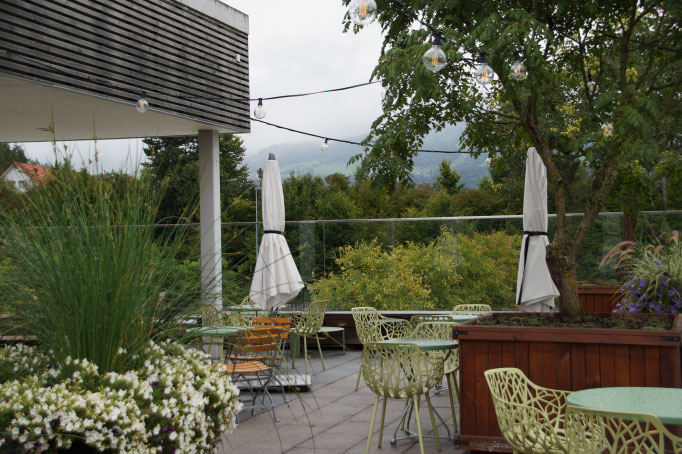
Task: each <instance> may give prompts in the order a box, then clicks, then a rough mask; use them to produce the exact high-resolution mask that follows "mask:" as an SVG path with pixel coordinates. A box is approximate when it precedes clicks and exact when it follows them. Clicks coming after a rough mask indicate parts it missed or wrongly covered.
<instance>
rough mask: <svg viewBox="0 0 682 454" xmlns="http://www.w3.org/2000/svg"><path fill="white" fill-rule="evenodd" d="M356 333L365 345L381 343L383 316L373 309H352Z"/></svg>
mask: <svg viewBox="0 0 682 454" xmlns="http://www.w3.org/2000/svg"><path fill="white" fill-rule="evenodd" d="M351 313H352V314H353V322H355V331H356V332H357V333H358V338H359V339H360V342H362V343H363V344H367V343H369V342H379V341H380V340H382V336H381V326H380V325H379V323H380V322H379V320H380V319H381V314H379V311H377V310H376V309H374V308H373V307H369V306H367V307H354V308H352V309H351Z"/></svg>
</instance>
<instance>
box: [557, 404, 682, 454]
mask: <svg viewBox="0 0 682 454" xmlns="http://www.w3.org/2000/svg"><path fill="white" fill-rule="evenodd" d="M566 438H568V449H569V451H570V452H571V453H572V454H573V453H575V454H588V453H589V454H591V453H594V452H597V453H604V452H606V453H608V454H630V453H652V454H658V453H660V454H663V453H664V452H673V453H675V454H680V453H682V438H680V437H678V436H676V435H673V434H672V433H671V432H670V431H669V430H668V429H666V428H665V426H664V425H663V424H662V423H661V421H660V420H659V419H658V418H657V417H656V416H654V415H647V414H630V413H621V412H615V411H604V410H596V409H592V408H582V407H573V406H570V405H569V406H568V407H567V408H566ZM666 448H667V449H668V451H666Z"/></svg>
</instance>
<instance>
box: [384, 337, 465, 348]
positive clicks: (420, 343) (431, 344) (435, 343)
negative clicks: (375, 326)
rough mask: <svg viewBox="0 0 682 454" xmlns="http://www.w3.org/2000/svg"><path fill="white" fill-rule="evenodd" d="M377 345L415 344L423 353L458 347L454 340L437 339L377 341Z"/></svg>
mask: <svg viewBox="0 0 682 454" xmlns="http://www.w3.org/2000/svg"><path fill="white" fill-rule="evenodd" d="M378 343H379V344H404V343H408V344H415V345H416V346H417V347H419V348H420V349H422V350H424V351H434V350H453V349H455V348H457V347H458V346H459V343H458V342H457V341H455V340H452V341H447V340H439V339H390V340H383V341H379V342H378Z"/></svg>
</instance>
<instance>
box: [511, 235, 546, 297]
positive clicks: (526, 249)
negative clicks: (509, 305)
mask: <svg viewBox="0 0 682 454" xmlns="http://www.w3.org/2000/svg"><path fill="white" fill-rule="evenodd" d="M523 234H524V235H526V241H525V244H524V247H523V274H522V275H521V285H520V287H519V297H518V298H517V300H516V305H517V306H520V305H521V295H523V281H524V280H525V278H526V260H528V243H529V242H530V237H532V236H541V235H544V236H547V232H534V231H531V230H526V231H524V232H523Z"/></svg>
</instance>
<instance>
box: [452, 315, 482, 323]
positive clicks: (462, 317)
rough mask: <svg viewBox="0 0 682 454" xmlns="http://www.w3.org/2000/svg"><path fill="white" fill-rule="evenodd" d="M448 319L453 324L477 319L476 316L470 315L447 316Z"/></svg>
mask: <svg viewBox="0 0 682 454" xmlns="http://www.w3.org/2000/svg"><path fill="white" fill-rule="evenodd" d="M448 317H450V318H451V319H452V321H453V322H460V323H461V322H468V321H469V320H473V319H475V318H478V317H479V316H478V315H472V314H449V315H448Z"/></svg>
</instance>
